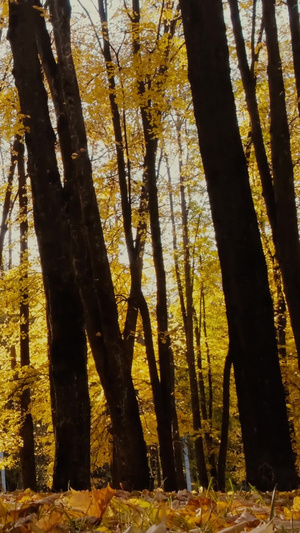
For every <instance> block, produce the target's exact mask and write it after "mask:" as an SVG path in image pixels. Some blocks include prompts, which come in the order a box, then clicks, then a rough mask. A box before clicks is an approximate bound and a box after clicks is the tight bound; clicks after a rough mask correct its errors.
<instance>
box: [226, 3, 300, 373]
mask: <svg viewBox="0 0 300 533" xmlns="http://www.w3.org/2000/svg"><path fill="white" fill-rule="evenodd" d="M292 3H294V0H293V2H289V13H290V22H291V29H292V31H293V33H292V35H293V37H292V43H293V53H294V66H295V73H297V72H298V71H297V66H298V67H299V65H298V63H299V59H298V58H297V57H295V53H296V50H297V49H298V48H297V45H298V46H299V43H298V37H299V35H298V34H297V25H298V32H299V19H298V22H296V20H295V12H296V11H297V8H296V7H295V5H293V8H292V6H291V4H292ZM229 4H230V9H231V17H232V23H233V30H234V34H235V40H236V47H237V54H238V59H239V67H240V71H241V76H242V80H243V85H244V90H245V95H246V102H247V107H248V111H249V115H250V121H251V130H252V140H253V144H254V148H255V154H256V159H257V164H258V169H259V173H260V177H261V182H262V188H263V196H264V199H265V202H266V208H267V213H268V217H269V221H270V225H271V228H272V234H273V240H274V244H275V248H276V255H277V258H278V261H279V264H280V268H281V271H282V276H283V284H284V291H285V295H286V300H287V304H288V309H289V313H290V317H291V324H292V329H293V333H294V337H295V342H296V348H297V353H298V365H300V318H299V313H298V303H299V301H300V244H299V235H298V227H297V212H296V203H295V191H294V176H293V163H292V158H291V150H290V137H289V128H288V120H287V114H286V106H285V91H284V84H283V78H282V69H281V61H280V54H279V46H278V40H277V30H276V18H275V6H274V2H273V0H270V1H269V0H267V1H265V2H263V5H264V26H265V30H266V36H267V46H268V57H269V65H268V76H269V88H270V103H271V149H272V167H273V176H274V180H273V178H272V175H271V171H270V168H269V164H268V159H267V155H266V151H265V146H264V141H263V135H262V129H261V123H260V117H259V110H258V104H257V99H256V94H255V77H254V74H253V72H252V71H251V69H250V68H249V66H248V61H247V54H246V48H245V42H244V39H243V34H242V26H241V21H240V16H239V8H238V2H237V0H229ZM296 81H297V75H296ZM298 85H299V86H300V81H299V83H298ZM298 85H297V90H298V88H299V87H298Z"/></svg>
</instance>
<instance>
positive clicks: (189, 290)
mask: <svg viewBox="0 0 300 533" xmlns="http://www.w3.org/2000/svg"><path fill="white" fill-rule="evenodd" d="M178 136H179V138H178V144H179V146H180V147H181V139H180V132H178ZM181 157H182V155H181V154H180V160H179V165H180V168H179V170H180V198H181V219H182V220H181V221H182V243H183V256H184V285H185V301H186V306H185V308H186V322H185V324H186V328H185V335H186V358H187V363H188V370H189V380H190V390H191V405H192V415H193V429H194V431H195V432H197V433H200V435H198V436H197V437H196V439H195V453H196V461H197V468H198V475H199V480H200V483H201V485H202V486H204V487H207V486H208V476H207V470H206V463H205V454H204V447H203V436H202V435H201V433H202V421H201V412H200V399H199V392H198V380H197V374H196V366H195V350H194V321H193V316H194V303H193V286H192V279H191V262H190V242H189V234H188V215H187V206H186V197H185V185H184V180H183V174H182V160H181Z"/></svg>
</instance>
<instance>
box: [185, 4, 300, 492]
mask: <svg viewBox="0 0 300 533" xmlns="http://www.w3.org/2000/svg"><path fill="white" fill-rule="evenodd" d="M180 5H181V10H182V15H183V23H184V32H185V37H186V45H187V53H188V69H189V79H190V82H191V87H192V94H193V102H194V111H195V117H196V122H197V128H198V134H199V144H200V149H201V154H202V160H203V164H204V170H205V175H206V180H207V186H208V193H209V197H210V204H211V209H212V217H213V222H214V227H215V233H216V240H217V246H218V252H219V257H220V264H221V270H222V280H223V288H224V295H225V302H226V312H227V319H228V326H229V339H230V355H231V357H232V361H233V366H234V373H235V381H236V388H237V396H238V406H239V413H240V421H241V427H242V438H243V444H244V451H245V459H246V472H247V480H248V482H250V483H251V484H253V485H255V486H256V487H257V488H258V489H263V490H266V489H268V490H272V489H273V488H274V485H275V484H276V483H277V486H278V488H281V489H282V490H285V489H288V488H291V487H295V486H296V485H297V474H296V471H295V465H294V454H293V451H292V447H291V442H290V435H289V426H288V419H287V412H286V406H285V399H284V390H283V386H282V380H281V375H280V368H279V362H278V354H277V346H276V336H275V328H274V319H273V306H272V300H271V296H270V291H269V286H268V276H267V269H266V263H265V258H264V254H263V250H262V245H261V242H260V235H259V231H258V225H257V220H256V216H255V210H254V206H253V201H252V197H251V190H250V186H249V177H248V171H247V164H246V159H245V156H244V152H243V147H242V143H241V139H240V134H239V129H238V124H237V118H236V109H235V104H234V97H233V92H232V86H231V81H230V71H229V52H228V46H227V41H226V31H225V22H224V15H223V8H222V2H221V0H210V2H201V3H199V2H198V1H197V0H181V1H180Z"/></svg>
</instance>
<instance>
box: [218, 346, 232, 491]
mask: <svg viewBox="0 0 300 533" xmlns="http://www.w3.org/2000/svg"><path fill="white" fill-rule="evenodd" d="M231 365H232V360H231V357H230V353H229V352H228V354H227V356H226V359H225V365H224V374H223V410H222V427H221V442H220V448H219V457H218V489H219V490H221V491H222V492H225V490H226V487H225V473H226V457H227V447H228V432H229V407H230V371H231Z"/></svg>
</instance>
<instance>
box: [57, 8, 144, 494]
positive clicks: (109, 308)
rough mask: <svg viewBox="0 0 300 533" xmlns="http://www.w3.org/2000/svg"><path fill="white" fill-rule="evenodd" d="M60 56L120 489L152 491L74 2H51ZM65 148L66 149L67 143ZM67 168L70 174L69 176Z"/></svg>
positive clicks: (97, 353) (72, 184)
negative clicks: (80, 68) (110, 253)
mask: <svg viewBox="0 0 300 533" xmlns="http://www.w3.org/2000/svg"><path fill="white" fill-rule="evenodd" d="M49 6H50V13H51V20H52V24H53V28H54V38H55V45H56V51H57V56H58V63H57V67H58V72H59V82H60V87H59V90H61V91H62V96H63V98H62V101H63V102H64V104H65V109H64V118H65V120H66V127H65V129H64V132H63V134H64V136H65V137H66V139H67V140H65V139H64V140H63V142H62V141H61V149H62V151H63V150H64V146H67V150H68V152H67V150H66V152H65V153H64V157H65V158H66V159H67V164H68V166H66V165H65V187H64V191H65V197H66V202H67V210H68V211H67V214H68V220H69V223H70V228H71V237H72V252H73V256H74V265H75V271H76V276H77V281H78V286H79V287H80V293H81V298H82V302H83V306H84V311H85V319H86V327H87V332H88V336H89V340H90V344H91V348H92V352H93V355H94V358H95V363H96V368H97V371H98V373H99V376H100V379H101V382H102V385H103V388H104V392H105V395H106V399H107V402H108V405H109V409H110V415H111V419H112V431H113V437H114V451H115V458H114V484H115V486H119V484H120V483H123V484H124V486H127V487H128V488H130V489H143V488H145V487H147V486H148V481H149V469H148V463H147V456H146V446H145V441H144V437H143V432H142V426H141V421H140V417H139V410H138V402H137V398H136V394H135V390H134V387H133V382H132V377H131V368H130V366H129V365H128V363H127V360H126V352H125V346H124V341H123V339H122V335H121V332H120V328H119V323H118V310H117V305H116V300H115V295H114V289H113V284H112V279H111V272H110V267H109V262H108V257H107V251H106V247H105V242H104V236H103V231H102V225H101V219H100V215H99V210H98V204H97V199H96V194H95V190H94V186H93V180H92V169H91V163H90V159H89V156H88V151H87V139H86V132H85V125H84V121H83V115H82V108H81V100H80V95H79V89H78V82H77V78H76V72H75V68H74V63H73V58H72V49H71V41H70V15H71V9H70V4H69V2H68V0H65V1H63V2H57V1H55V0H53V1H50V2H49ZM63 143H65V144H63ZM66 168H67V169H68V170H69V172H68V174H66Z"/></svg>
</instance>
